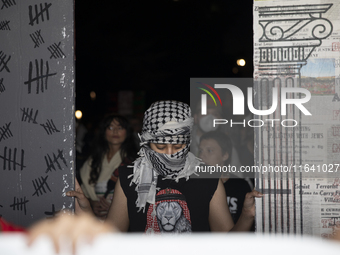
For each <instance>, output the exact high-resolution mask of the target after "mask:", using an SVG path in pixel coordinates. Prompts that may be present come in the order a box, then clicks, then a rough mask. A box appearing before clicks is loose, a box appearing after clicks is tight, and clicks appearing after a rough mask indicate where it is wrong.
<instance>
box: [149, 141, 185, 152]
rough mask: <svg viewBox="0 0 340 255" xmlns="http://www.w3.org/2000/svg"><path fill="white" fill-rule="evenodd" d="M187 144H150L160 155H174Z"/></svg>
mask: <svg viewBox="0 0 340 255" xmlns="http://www.w3.org/2000/svg"><path fill="white" fill-rule="evenodd" d="M185 145H186V144H165V143H150V148H151V149H152V150H154V151H155V152H158V153H164V154H169V155H170V154H174V153H176V152H178V151H180V150H182V149H183V148H184V147H185Z"/></svg>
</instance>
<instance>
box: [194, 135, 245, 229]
mask: <svg viewBox="0 0 340 255" xmlns="http://www.w3.org/2000/svg"><path fill="white" fill-rule="evenodd" d="M231 155H232V142H231V139H230V138H229V136H228V135H226V134H225V133H222V132H219V131H211V132H208V133H205V134H203V135H202V136H201V138H200V145H199V156H200V158H201V159H202V160H203V162H205V163H206V164H207V165H210V166H216V165H219V166H221V167H223V166H228V165H229V164H230V157H231ZM221 177H222V178H221V179H222V181H223V183H224V189H225V192H226V195H227V202H228V206H229V211H230V214H231V217H232V218H233V221H234V223H236V222H237V221H238V219H239V218H240V216H241V213H242V208H243V203H244V200H245V196H246V194H247V193H248V192H251V188H250V186H249V184H248V182H247V181H246V180H244V179H241V178H238V177H237V176H236V175H233V174H228V175H222V176H221Z"/></svg>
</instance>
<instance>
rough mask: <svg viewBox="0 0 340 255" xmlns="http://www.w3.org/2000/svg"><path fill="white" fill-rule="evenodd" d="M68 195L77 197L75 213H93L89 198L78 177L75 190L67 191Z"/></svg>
mask: <svg viewBox="0 0 340 255" xmlns="http://www.w3.org/2000/svg"><path fill="white" fill-rule="evenodd" d="M66 196H68V197H75V198H76V199H75V203H76V205H75V212H74V213H75V214H76V215H79V214H81V213H89V214H92V215H93V212H92V208H91V205H90V202H89V200H88V199H87V198H86V197H85V195H84V193H83V190H82V189H81V187H80V185H79V183H78V181H77V179H75V190H71V191H68V192H66Z"/></svg>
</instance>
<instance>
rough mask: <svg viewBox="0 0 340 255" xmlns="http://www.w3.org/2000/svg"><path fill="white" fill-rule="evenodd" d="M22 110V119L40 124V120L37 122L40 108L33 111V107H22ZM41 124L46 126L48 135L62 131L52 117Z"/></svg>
mask: <svg viewBox="0 0 340 255" xmlns="http://www.w3.org/2000/svg"><path fill="white" fill-rule="evenodd" d="M20 110H21V111H22V117H21V121H23V122H28V123H32V124H38V122H37V116H38V113H39V111H38V110H36V111H35V113H34V112H33V108H31V109H30V108H20ZM33 114H34V116H33ZM40 126H42V127H43V128H44V130H45V131H46V133H47V134H48V135H52V134H53V133H56V132H60V130H58V129H57V127H56V126H55V124H54V122H53V120H52V119H50V120H47V121H46V123H45V124H40ZM0 141H1V140H0Z"/></svg>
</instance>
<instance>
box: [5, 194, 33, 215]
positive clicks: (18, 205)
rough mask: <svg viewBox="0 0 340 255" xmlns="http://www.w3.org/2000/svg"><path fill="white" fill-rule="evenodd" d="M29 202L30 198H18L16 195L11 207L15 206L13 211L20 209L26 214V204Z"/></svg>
mask: <svg viewBox="0 0 340 255" xmlns="http://www.w3.org/2000/svg"><path fill="white" fill-rule="evenodd" d="M28 202H29V200H27V199H26V197H24V198H20V199H19V198H16V197H14V202H13V204H11V205H10V206H9V207H13V211H15V210H18V211H24V213H25V215H26V204H27V203H28Z"/></svg>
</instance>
